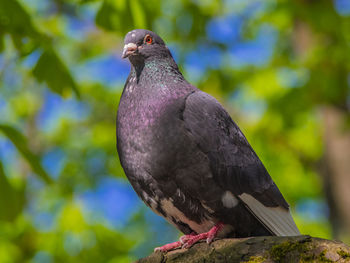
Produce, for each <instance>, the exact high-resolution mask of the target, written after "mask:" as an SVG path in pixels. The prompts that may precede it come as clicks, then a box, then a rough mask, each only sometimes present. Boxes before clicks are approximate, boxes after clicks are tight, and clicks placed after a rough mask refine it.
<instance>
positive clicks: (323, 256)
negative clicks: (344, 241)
mask: <svg viewBox="0 0 350 263" xmlns="http://www.w3.org/2000/svg"><path fill="white" fill-rule="evenodd" d="M326 252H327V250H323V251H322V252H321V254H320V261H319V262H333V260H330V259H329V258H326Z"/></svg>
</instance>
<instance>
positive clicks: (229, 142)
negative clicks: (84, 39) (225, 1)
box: [117, 29, 300, 252]
mask: <svg viewBox="0 0 350 263" xmlns="http://www.w3.org/2000/svg"><path fill="white" fill-rule="evenodd" d="M124 44H125V45H124V49H123V54H122V57H123V58H128V59H129V61H130V64H131V70H130V74H129V76H128V78H127V80H126V83H125V86H124V89H123V92H122V95H121V98H120V101H119V107H118V113H117V150H118V154H119V159H120V162H121V165H122V167H123V169H124V172H125V174H126V177H127V178H128V180H129V181H130V183H131V185H132V187H133V189H134V190H135V192H136V193H137V195H138V196H139V197H140V198H141V199H142V200H143V202H144V203H145V204H146V205H147V206H149V207H150V208H151V209H152V210H153V211H154V212H155V213H157V214H158V215H160V216H163V217H164V218H165V219H166V220H167V221H168V222H170V223H171V224H172V225H174V226H175V227H176V228H177V229H178V230H180V231H181V232H182V233H184V235H183V236H181V237H180V239H179V241H176V242H173V243H170V244H166V245H163V246H160V247H157V248H156V249H155V250H156V251H163V252H167V251H170V250H173V249H176V248H190V247H191V246H192V245H194V244H195V243H197V242H200V241H206V242H207V243H210V242H212V241H213V240H214V239H216V238H226V237H232V238H243V237H251V236H297V235H300V232H299V230H298V228H297V226H296V224H295V222H294V220H293V218H292V216H291V214H290V210H289V205H288V203H287V202H286V200H285V199H284V197H283V196H282V194H281V192H280V191H279V189H278V188H277V186H276V184H275V183H274V182H273V180H272V179H271V177H270V175H269V173H268V172H267V170H266V169H265V167H264V165H263V164H262V162H261V161H260V159H259V157H258V156H257V154H256V153H255V152H254V150H253V149H252V147H251V146H250V144H249V143H248V141H247V139H246V137H245V136H244V135H243V133H242V132H241V130H240V129H239V127H238V126H237V124H236V123H235V122H234V121H233V120H232V118H231V117H230V115H229V114H228V112H227V111H226V110H225V109H224V108H223V106H222V105H221V104H220V103H219V102H218V101H217V100H216V99H215V98H214V97H212V96H211V95H209V94H207V93H205V92H203V91H201V90H199V89H198V88H196V87H195V86H193V85H191V84H190V83H189V82H187V81H186V79H185V78H184V76H183V75H182V74H181V72H180V70H179V68H178V66H177V64H176V62H175V61H174V59H173V57H172V55H171V53H170V51H169V49H168V47H167V46H166V44H165V43H164V41H163V40H162V38H161V37H159V36H158V35H157V34H156V33H154V32H152V31H149V30H145V29H136V30H132V31H130V32H129V33H127V34H126V36H125V39H124Z"/></svg>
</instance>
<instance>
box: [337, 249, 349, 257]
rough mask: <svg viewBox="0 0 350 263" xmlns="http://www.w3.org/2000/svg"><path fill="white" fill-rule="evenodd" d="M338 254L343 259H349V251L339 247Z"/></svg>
mask: <svg viewBox="0 0 350 263" xmlns="http://www.w3.org/2000/svg"><path fill="white" fill-rule="evenodd" d="M337 253H338V255H339V256H341V257H342V258H343V259H350V253H348V252H346V251H344V250H342V249H340V250H338V251H337Z"/></svg>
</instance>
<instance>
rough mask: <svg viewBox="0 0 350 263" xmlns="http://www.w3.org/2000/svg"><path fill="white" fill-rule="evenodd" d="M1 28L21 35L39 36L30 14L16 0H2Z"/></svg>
mask: <svg viewBox="0 0 350 263" xmlns="http://www.w3.org/2000/svg"><path fill="white" fill-rule="evenodd" d="M0 28H2V30H4V31H5V32H9V33H11V34H15V35H21V36H31V37H35V36H38V35H39V34H40V33H39V32H38V30H37V29H36V28H35V26H34V24H33V22H32V20H31V17H30V15H29V14H28V12H27V11H26V10H25V9H24V8H23V6H22V5H21V4H20V3H19V2H18V1H16V0H0Z"/></svg>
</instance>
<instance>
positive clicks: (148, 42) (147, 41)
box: [144, 35, 153, 44]
mask: <svg viewBox="0 0 350 263" xmlns="http://www.w3.org/2000/svg"><path fill="white" fill-rule="evenodd" d="M144 42H145V43H147V44H152V42H153V39H152V37H151V36H150V35H147V36H145V40H144Z"/></svg>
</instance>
